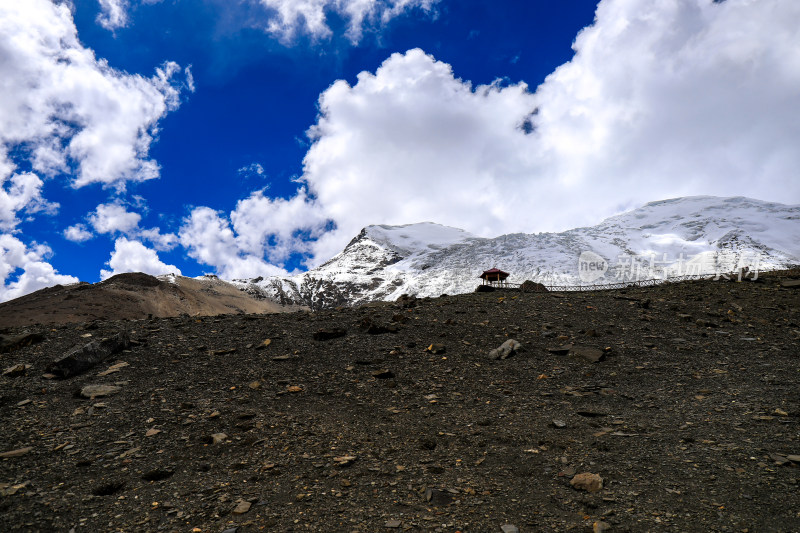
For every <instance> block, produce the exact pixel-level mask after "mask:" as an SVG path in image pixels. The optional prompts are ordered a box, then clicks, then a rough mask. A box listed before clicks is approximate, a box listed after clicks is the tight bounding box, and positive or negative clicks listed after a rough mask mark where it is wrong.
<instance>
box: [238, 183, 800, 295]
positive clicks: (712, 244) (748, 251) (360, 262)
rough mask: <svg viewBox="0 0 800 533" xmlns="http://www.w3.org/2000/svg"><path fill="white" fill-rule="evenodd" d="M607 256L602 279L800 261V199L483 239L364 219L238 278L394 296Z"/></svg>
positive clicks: (469, 285)
mask: <svg viewBox="0 0 800 533" xmlns="http://www.w3.org/2000/svg"><path fill="white" fill-rule="evenodd" d="M585 251H592V252H594V253H596V254H598V255H600V256H602V257H603V258H604V259H605V260H606V262H607V263H608V267H609V269H608V271H607V272H605V274H604V276H602V277H601V278H599V279H597V280H595V281H594V283H596V284H602V283H614V282H617V281H619V280H631V279H651V278H654V277H655V278H657V277H662V276H665V275H670V276H672V275H683V274H714V273H720V272H722V273H727V272H731V271H733V270H735V269H737V268H738V267H741V266H748V267H750V268H751V269H758V270H773V269H778V268H785V267H787V266H791V265H797V264H800V206H797V205H794V206H790V205H783V204H778V203H769V202H762V201H759V200H752V199H749V198H741V197H737V198H718V197H711V196H697V197H687V198H677V199H671V200H663V201H659V202H653V203H649V204H647V205H645V206H643V207H640V208H638V209H635V210H633V211H630V212H627V213H623V214H621V215H617V216H613V217H611V218H608V219H606V220H604V221H603V222H601V223H600V224H598V225H596V226H592V227H586V228H577V229H573V230H569V231H565V232H562V233H538V234H522V233H516V234H510V235H501V236H499V237H495V238H480V237H476V236H474V235H472V234H470V233H468V232H465V231H463V230H460V229H456V228H450V227H447V226H441V225H439V224H434V223H430V222H424V223H420V224H408V225H404V226H368V227H366V228H365V229H364V230H363V231H362V232H361V234H360V235H359V236H358V237H357V238H355V239H354V240H353V241H352V242H351V243H350V244H349V245H348V246H347V247H346V248H345V249H344V250H343V251H342V252H341V253H339V254H338V255H337V256H335V257H334V258H332V259H331V260H330V261H328V262H327V263H325V264H323V265H322V266H320V267H318V268H316V269H314V270H311V271H308V272H305V273H303V274H299V275H297V276H293V277H291V278H266V279H264V280H261V281H259V282H257V283H252V282H249V281H246V280H238V281H236V283H237V284H238V285H239V286H240V287H242V288H244V287H249V288H250V289H251V290H258V291H260V292H261V293H262V294H264V295H265V296H267V297H270V298H276V299H281V298H283V299H284V300H290V301H293V302H294V303H301V302H302V303H305V304H306V305H313V304H314V303H315V302H320V301H322V300H330V299H331V298H332V297H334V296H336V297H338V298H339V299H340V300H342V299H344V301H346V302H347V303H360V302H366V301H372V300H394V299H396V298H397V297H399V296H400V295H401V294H404V293H405V294H414V295H417V296H420V297H422V296H438V295H440V294H443V293H447V294H457V293H464V292H471V291H473V290H474V289H475V287H476V285H478V283H479V280H478V275H479V274H480V273H481V272H483V271H484V270H486V269H489V268H493V267H497V268H500V269H502V270H505V271H506V272H509V273H510V274H511V277H510V278H509V279H508V281H509V282H511V283H522V282H523V281H525V280H528V279H529V280H533V281H537V282H540V283H544V284H545V285H576V284H581V283H586V280H585V279H583V280H582V279H581V277H580V276H579V266H578V258H579V256H580V255H581V253H582V252H585Z"/></svg>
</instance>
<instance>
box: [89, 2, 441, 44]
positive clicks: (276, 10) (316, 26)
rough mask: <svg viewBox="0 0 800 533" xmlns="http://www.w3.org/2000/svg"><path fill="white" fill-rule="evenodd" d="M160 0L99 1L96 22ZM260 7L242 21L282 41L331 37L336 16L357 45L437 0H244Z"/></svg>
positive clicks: (429, 9)
mask: <svg viewBox="0 0 800 533" xmlns="http://www.w3.org/2000/svg"><path fill="white" fill-rule="evenodd" d="M160 1H161V0H139V1H138V2H136V1H134V2H133V4H132V3H131V2H130V1H129V0H99V2H100V12H99V13H98V15H97V22H98V24H100V25H101V26H103V27H104V28H106V29H107V30H111V31H114V30H116V29H118V28H123V27H125V26H128V25H129V23H130V17H129V12H130V10H131V8H132V7H134V6H136V5H137V4H155V3H158V2H160ZM245 1H247V2H249V3H251V4H254V5H260V6H262V7H263V8H264V13H263V19H261V20H259V19H255V20H248V21H243V24H244V23H245V22H246V23H247V24H252V25H253V26H256V27H261V28H263V29H264V31H266V32H267V33H269V34H270V35H272V36H274V37H276V38H277V39H279V40H280V41H282V42H283V43H284V44H287V45H289V44H292V43H293V42H294V40H295V38H296V37H297V36H298V35H307V36H309V37H311V39H313V40H317V41H319V40H327V39H330V38H331V37H332V36H333V30H332V29H331V27H330V20H329V19H330V17H331V16H332V15H333V16H334V17H338V18H340V19H341V20H343V21H344V23H345V25H346V28H347V29H346V30H345V37H346V38H347V39H348V40H349V41H350V42H351V43H352V44H358V42H359V41H360V40H361V38H362V36H363V34H364V31H365V30H367V31H369V30H373V29H380V28H382V27H383V26H385V25H386V24H387V23H388V22H389V21H391V20H392V19H393V18H396V17H398V16H400V15H402V14H404V13H406V12H409V11H412V10H420V11H422V12H425V13H428V14H431V13H433V9H434V6H435V5H436V4H437V3H438V2H439V0H245Z"/></svg>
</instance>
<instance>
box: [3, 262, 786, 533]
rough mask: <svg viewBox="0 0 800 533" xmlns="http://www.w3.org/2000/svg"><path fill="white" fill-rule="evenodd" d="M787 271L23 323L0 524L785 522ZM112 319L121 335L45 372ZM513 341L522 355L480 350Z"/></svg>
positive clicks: (718, 525) (615, 527) (614, 527)
mask: <svg viewBox="0 0 800 533" xmlns="http://www.w3.org/2000/svg"><path fill="white" fill-rule="evenodd" d="M784 276H785V274H784ZM779 277H780V276H779V275H772V276H769V277H768V278H766V279H765V280H764V281H763V282H759V283H751V282H748V283H727V282H712V281H707V282H690V283H683V284H680V285H668V286H660V287H654V288H649V289H636V290H628V291H625V292H623V291H615V292H603V293H591V294H587V293H584V294H579V293H570V294H563V295H557V294H547V293H527V294H520V293H512V292H508V293H497V292H496V293H484V294H471V295H463V296H455V297H443V298H438V299H427V300H420V301H416V302H415V301H414V300H406V301H404V302H402V303H397V304H376V305H372V306H369V307H363V308H359V309H343V310H339V311H334V312H321V313H318V314H308V313H305V312H303V313H293V314H276V315H268V316H241V315H233V316H220V317H207V318H170V319H152V320H138V321H111V322H95V323H91V324H86V325H64V326H46V327H43V326H33V327H29V328H27V331H29V332H31V333H41V334H43V335H44V336H45V340H44V341H43V342H39V343H35V344H31V345H29V346H23V347H21V348H19V349H17V350H16V351H12V352H10V353H5V354H2V355H0V362H2V365H0V366H2V369H6V368H10V367H12V366H14V365H17V364H27V365H30V368H28V369H27V370H26V371H25V372H24V374H22V375H19V376H17V377H8V376H4V377H2V378H0V387H2V388H1V389H0V395H1V396H0V413H2V440H1V441H0V453H4V452H11V451H14V450H20V449H24V448H28V447H30V448H31V449H30V450H29V451H27V453H25V452H18V454H13V453H12V454H11V455H18V456H15V457H8V458H3V459H0V494H3V496H0V517H2V518H0V522H2V528H1V529H2V530H4V531H17V530H24V531H36V530H39V531H68V530H70V529H71V528H74V530H75V531H76V532H80V531H87V532H95V531H147V532H152V531H159V530H164V531H182V532H190V531H203V532H206V531H211V532H221V531H226V530H227V531H236V530H237V529H236V528H238V531H239V532H240V533H244V532H249V531H323V532H333V531H345V532H347V531H363V532H367V531H369V532H374V531H394V530H403V531H405V530H407V531H445V532H455V531H464V532H466V531H475V532H492V531H497V532H499V531H501V527H502V526H504V525H514V526H516V527H517V528H519V530H520V531H523V532H529V531H579V532H584V531H592V530H593V528H594V529H595V530H603V528H604V527H606V526H609V527H610V529H607V530H608V531H611V532H615V531H675V532H686V531H698V532H708V531H736V532H745V531H749V532H761V531H800V491H799V490H798V489H800V486H799V485H798V478H800V465H798V460H800V458H798V457H797V456H798V455H800V425H798V424H799V423H800V392H798V391H800V387H798V385H799V384H800V325H799V324H800V305H799V304H800V288H789V287H782V286H781V285H780V282H779V281H780V279H779ZM762 279H764V277H763V276H762ZM365 319H368V320H365ZM337 328H338V329H344V330H346V331H347V333H346V334H345V335H344V336H338V337H337V336H336V329H337ZM393 329H396V330H397V331H395V332H392V330H393ZM121 330H127V331H128V332H129V334H130V336H131V338H132V339H133V340H134V341H137V343H136V344H135V345H134V346H133V347H132V348H131V349H130V350H128V351H125V352H122V353H120V354H118V355H116V356H112V357H111V358H110V359H108V360H106V361H105V362H103V363H101V364H100V365H98V366H97V367H95V368H94V369H92V370H90V371H89V372H87V373H85V374H83V375H80V376H77V377H73V378H70V379H67V380H54V379H44V378H43V377H42V374H43V373H44V369H45V367H46V366H47V364H48V363H49V362H50V361H52V360H54V359H56V358H58V357H60V356H62V355H63V354H64V353H65V352H66V351H67V350H68V349H70V348H72V347H74V346H78V345H82V344H85V343H87V342H88V341H90V340H92V339H96V338H102V337H104V336H110V335H112V334H115V333H117V332H119V331H121ZM320 330H326V331H327V332H328V333H327V334H318V335H317V338H319V339H327V340H314V334H315V333H317V332H319V331H320ZM21 331H22V330H21V329H13V330H10V331H7V332H6V335H7V336H9V337H13V336H15V335H17V334H19V333H20V332H21ZM369 331H372V332H373V333H369ZM88 335H91V337H88ZM508 338H513V339H516V340H517V341H519V342H521V343H522V345H523V349H524V351H522V352H521V353H516V354H514V355H512V356H511V357H510V358H508V359H505V360H492V359H489V357H488V353H489V351H490V350H491V349H493V348H497V347H498V346H499V345H500V344H501V343H503V342H504V341H505V340H507V339H508ZM266 339H270V343H269V344H268V345H267V346H264V341H265V340H266ZM565 344H573V345H574V346H573V348H572V351H571V352H569V348H563V349H560V350H559V349H558V348H560V347H562V346H563V345H565ZM431 345H434V346H432V347H431ZM437 345H441V346H437ZM581 348H595V349H598V350H600V351H601V352H597V351H593V350H587V349H581ZM565 352H567V353H571V355H562V354H563V353H565ZM598 353H600V355H601V356H602V358H603V360H601V361H600V362H597V363H591V362H589V361H588V359H585V358H584V357H587V358H590V357H594V356H597V355H598ZM581 354H582V355H581ZM118 362H125V363H128V366H117V367H115V368H117V369H118V371H116V372H114V373H111V374H107V375H105V376H99V375H98V374H99V373H100V372H101V371H105V370H107V369H108V368H109V367H112V365H114V364H115V363H118ZM96 384H110V385H117V386H118V387H121V390H120V391H119V392H118V393H117V394H114V395H112V396H108V397H99V398H95V399H92V400H89V399H83V398H82V397H81V396H80V394H79V391H80V390H81V389H82V388H83V387H85V386H87V385H96ZM220 434H224V436H223V435H220ZM148 435H149V436H148ZM214 435H215V436H214ZM586 472H588V473H593V474H597V475H599V476H600V477H602V479H603V488H602V489H601V490H599V491H597V492H587V491H584V490H579V489H576V488H574V487H573V486H571V484H570V480H571V479H572V478H573V476H574V475H575V474H580V473H586ZM506 529H507V530H509V531H510V530H511V529H510V528H506Z"/></svg>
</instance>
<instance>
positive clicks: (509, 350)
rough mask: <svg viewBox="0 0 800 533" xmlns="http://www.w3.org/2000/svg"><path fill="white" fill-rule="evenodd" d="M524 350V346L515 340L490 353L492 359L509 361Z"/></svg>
mask: <svg viewBox="0 0 800 533" xmlns="http://www.w3.org/2000/svg"><path fill="white" fill-rule="evenodd" d="M521 349H522V344H520V343H519V342H518V341H516V340H514V339H508V340H507V341H505V342H504V343H503V344H501V345H500V347H499V348H495V349H494V350H492V351H490V352H489V358H490V359H508V358H509V357H511V356H512V355H514V354H515V353H517V352H519V351H520V350H521Z"/></svg>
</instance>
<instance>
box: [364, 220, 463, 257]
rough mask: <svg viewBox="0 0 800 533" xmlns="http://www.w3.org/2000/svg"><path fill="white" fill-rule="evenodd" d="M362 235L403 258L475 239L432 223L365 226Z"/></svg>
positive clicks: (461, 231) (461, 230)
mask: <svg viewBox="0 0 800 533" xmlns="http://www.w3.org/2000/svg"><path fill="white" fill-rule="evenodd" d="M362 234H363V235H365V237H366V238H369V239H371V240H372V241H373V242H375V243H378V244H380V245H383V246H386V247H387V248H389V249H391V250H394V251H395V252H397V253H398V254H400V255H402V256H405V257H407V256H411V255H418V254H422V253H426V252H433V251H437V250H441V249H443V248H446V247H448V246H452V245H454V244H459V243H463V242H465V241H467V240H469V239H474V238H476V237H475V235H473V234H471V233H469V232H468V231H464V230H463V229H458V228H452V227H450V226H443V225H441V224H436V223H434V222H420V223H417V224H405V225H402V226H386V225H382V226H367V227H366V228H364V229H363V230H362Z"/></svg>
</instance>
